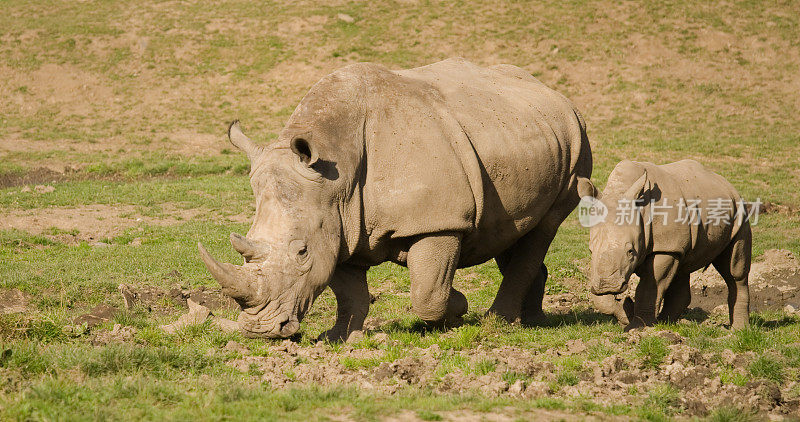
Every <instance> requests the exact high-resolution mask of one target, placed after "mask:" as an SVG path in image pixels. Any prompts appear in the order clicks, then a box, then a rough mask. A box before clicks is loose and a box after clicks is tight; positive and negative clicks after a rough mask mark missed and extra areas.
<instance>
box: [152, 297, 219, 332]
mask: <svg viewBox="0 0 800 422" xmlns="http://www.w3.org/2000/svg"><path fill="white" fill-rule="evenodd" d="M186 304H187V305H189V312H187V313H186V314H183V315H181V317H180V318H178V320H177V321H175V322H173V323H172V324H167V325H161V326H159V328H161V329H162V330H164V331H166V332H167V333H169V334H175V333H176V332H178V330H180V329H182V328H185V327H188V326H191V325H198V324H202V323H203V322H205V320H206V319H208V317H209V316H210V315H211V311H210V310H209V309H208V308H206V307H205V306H203V305H200V304H198V303H197V302H195V301H193V300H191V299H188V300H187V301H186Z"/></svg>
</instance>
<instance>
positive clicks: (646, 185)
mask: <svg viewBox="0 0 800 422" xmlns="http://www.w3.org/2000/svg"><path fill="white" fill-rule="evenodd" d="M649 190H650V181H649V180H648V179H647V170H645V171H644V173H643V174H642V175H641V176H640V177H639V178H638V179H636V181H635V182H633V184H632V185H631V187H629V188H628V190H626V191H625V193H624V194H623V195H622V197H623V198H625V199H629V200H631V201H636V200H639V199H644V197H645V193H646V192H647V191H649Z"/></svg>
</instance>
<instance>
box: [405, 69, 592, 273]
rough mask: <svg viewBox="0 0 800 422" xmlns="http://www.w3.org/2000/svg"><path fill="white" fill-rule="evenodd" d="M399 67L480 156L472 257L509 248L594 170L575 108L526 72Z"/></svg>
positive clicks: (468, 242)
mask: <svg viewBox="0 0 800 422" xmlns="http://www.w3.org/2000/svg"><path fill="white" fill-rule="evenodd" d="M396 73H398V74H399V75H401V76H404V77H407V78H412V79H416V80H421V81H424V82H426V83H428V84H430V85H431V86H433V87H435V89H436V90H437V91H438V93H440V95H441V98H442V99H443V101H444V103H445V105H446V108H447V111H448V113H449V114H450V115H452V116H453V118H454V119H455V120H456V121H457V122H458V124H459V126H460V127H461V129H462V130H463V132H464V134H465V135H466V137H467V138H468V141H469V143H470V146H471V148H472V149H473V151H474V152H473V153H474V154H475V155H476V156H477V161H478V170H477V171H479V172H480V175H479V176H478V175H475V174H471V175H470V176H471V177H470V180H472V181H474V180H480V182H479V183H480V189H479V190H478V189H474V188H473V191H475V192H476V195H478V196H476V198H475V202H476V208H477V209H476V222H475V225H474V227H475V230H473V231H472V232H471V233H468V235H467V236H466V237H465V239H464V242H463V243H464V245H463V250H462V253H463V254H466V255H472V256H471V258H473V259H471V260H470V261H472V262H469V263H477V262H481V261H483V260H485V259H488V258H491V257H492V256H495V255H496V254H498V253H499V252H501V251H502V250H505V249H506V248H508V247H510V246H511V244H513V243H514V242H515V241H516V240H517V239H519V237H521V236H522V235H524V234H525V233H527V232H528V231H530V230H531V229H532V228H533V227H535V226H536V225H537V224H538V223H539V221H540V219H541V218H542V216H543V215H544V214H545V213H547V212H548V211H549V210H550V209H551V208H552V207H553V205H554V203H556V202H557V200H559V199H562V198H563V195H564V191H565V190H566V189H567V187H568V185H569V184H570V183H571V181H572V180H573V179H574V178H575V175H576V174H578V175H580V176H582V177H589V176H590V175H591V153H590V151H589V145H588V140H587V139H586V136H585V127H584V126H583V122H582V121H581V119H580V117H579V114H577V111H576V110H575V108H574V106H573V105H572V104H571V103H570V102H569V101H568V100H567V99H566V98H565V97H563V96H562V95H561V94H559V93H557V92H555V91H553V90H551V89H550V88H548V87H546V86H545V85H544V84H542V83H541V82H539V81H538V80H536V79H535V78H534V77H533V76H530V75H529V74H527V72H525V71H524V70H522V69H520V68H518V67H515V66H510V65H501V66H495V67H494V68H483V67H479V66H476V65H474V64H472V63H469V62H467V61H464V60H461V59H450V60H445V61H442V62H438V63H434V64H431V65H428V66H424V67H420V68H416V69H410V70H404V71H398V72H396ZM468 170H469V169H468ZM473 185H474V183H473ZM560 197H562V198H560ZM469 263H468V264H469Z"/></svg>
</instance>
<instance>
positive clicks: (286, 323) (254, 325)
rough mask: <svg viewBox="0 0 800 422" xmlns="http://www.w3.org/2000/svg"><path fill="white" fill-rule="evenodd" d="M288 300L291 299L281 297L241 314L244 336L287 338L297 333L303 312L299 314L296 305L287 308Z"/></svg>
mask: <svg viewBox="0 0 800 422" xmlns="http://www.w3.org/2000/svg"><path fill="white" fill-rule="evenodd" d="M287 293H290V292H287ZM284 296H288V294H287V295H284ZM286 299H289V298H284V297H279V298H277V299H275V300H272V301H270V302H269V303H267V304H265V305H264V306H259V307H256V308H248V309H244V310H243V311H242V312H241V313H240V314H239V328H240V329H241V331H242V333H243V334H244V336H245V337H250V338H286V337H291V336H292V335H294V334H295V333H297V331H298V330H300V321H301V320H302V319H303V318H302V312H299V310H298V309H297V306H296V305H295V306H285V305H284V304H288V303H290V302H287V301H286Z"/></svg>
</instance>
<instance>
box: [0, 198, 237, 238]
mask: <svg viewBox="0 0 800 422" xmlns="http://www.w3.org/2000/svg"><path fill="white" fill-rule="evenodd" d="M34 192H35V190H34ZM32 194H35V193H32ZM162 210H163V213H162V214H161V215H160V216H158V217H153V216H146V215H142V213H141V212H140V210H139V209H138V208H137V207H135V206H133V205H122V204H119V205H102V204H95V205H85V206H80V207H71V208H67V207H52V208H38V209H32V210H20V211H16V210H14V211H7V212H6V213H4V215H2V216H0V217H2V218H0V230H10V229H16V230H21V231H25V232H28V233H31V234H37V235H39V234H45V235H47V236H48V237H51V238H53V239H55V240H57V241H60V242H62V243H67V244H74V243H79V242H81V241H85V242H89V243H93V242H98V241H101V240H103V239H110V238H113V237H115V236H118V235H120V234H122V233H123V232H125V231H126V230H128V229H130V228H133V227H140V226H142V225H145V224H148V225H159V226H168V225H173V224H178V223H181V222H185V221H187V220H192V219H195V218H198V217H201V216H202V217H208V216H209V214H211V217H214V218H219V219H220V220H222V219H225V220H227V221H234V222H246V221H249V218H250V217H249V216H245V215H243V214H241V215H234V216H227V217H222V216H216V215H215V214H214V213H210V212H209V211H208V210H205V209H201V208H190V209H184V208H179V207H177V206H176V205H174V204H163V205H162ZM53 228H56V229H58V232H59V234H49V233H52V229H53ZM76 232H77V233H76ZM72 233H75V234H72Z"/></svg>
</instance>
